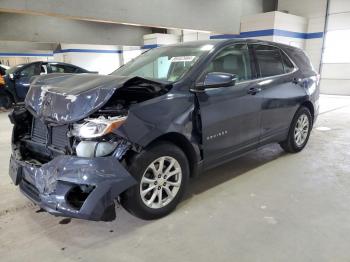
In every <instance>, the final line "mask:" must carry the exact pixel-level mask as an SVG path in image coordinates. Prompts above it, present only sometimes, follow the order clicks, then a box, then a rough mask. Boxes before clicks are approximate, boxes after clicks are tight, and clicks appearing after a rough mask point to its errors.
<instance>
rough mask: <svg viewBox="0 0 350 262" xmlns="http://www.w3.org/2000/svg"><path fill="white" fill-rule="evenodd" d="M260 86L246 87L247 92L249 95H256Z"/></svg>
mask: <svg viewBox="0 0 350 262" xmlns="http://www.w3.org/2000/svg"><path fill="white" fill-rule="evenodd" d="M261 90H262V89H261V88H260V87H251V88H249V89H248V91H247V93H248V94H249V95H256V94H257V93H259V92H261Z"/></svg>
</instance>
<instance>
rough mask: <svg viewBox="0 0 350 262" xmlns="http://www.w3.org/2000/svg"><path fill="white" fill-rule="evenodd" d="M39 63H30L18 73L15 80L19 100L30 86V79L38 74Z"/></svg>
mask: <svg viewBox="0 0 350 262" xmlns="http://www.w3.org/2000/svg"><path fill="white" fill-rule="evenodd" d="M40 66H41V63H32V64H29V65H28V66H25V67H24V68H22V69H21V70H20V72H18V74H17V75H16V79H15V89H16V94H17V96H18V98H19V99H20V100H23V99H24V98H25V96H26V94H27V92H28V89H29V86H30V79H31V78H32V77H33V76H35V75H39V74H40Z"/></svg>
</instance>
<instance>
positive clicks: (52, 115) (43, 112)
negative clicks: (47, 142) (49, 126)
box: [25, 74, 159, 124]
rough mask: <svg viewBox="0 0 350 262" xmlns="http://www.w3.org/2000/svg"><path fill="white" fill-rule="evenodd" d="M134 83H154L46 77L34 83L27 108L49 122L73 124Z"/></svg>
mask: <svg viewBox="0 0 350 262" xmlns="http://www.w3.org/2000/svg"><path fill="white" fill-rule="evenodd" d="M133 80H142V81H144V82H146V83H147V82H148V83H152V81H150V80H147V79H143V78H140V77H124V76H113V75H96V74H49V75H43V76H39V77H37V78H35V79H34V81H33V82H32V83H31V86H30V89H29V91H28V94H27V96H26V99H25V105H26V108H27V109H28V110H29V111H30V112H31V113H32V114H33V115H34V116H36V117H38V118H40V119H42V120H43V121H45V122H53V123H56V124H67V123H73V122H76V121H78V120H81V119H83V118H85V117H88V116H89V115H90V114H92V113H93V112H95V111H97V110H98V109H100V108H101V107H102V106H103V105H105V104H106V103H107V102H108V100H109V99H110V98H111V97H112V95H113V94H114V92H115V91H116V90H117V89H118V88H120V87H123V86H125V85H126V84H127V83H130V82H132V81H133ZM158 84H159V83H158Z"/></svg>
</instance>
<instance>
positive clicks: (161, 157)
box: [10, 39, 319, 220]
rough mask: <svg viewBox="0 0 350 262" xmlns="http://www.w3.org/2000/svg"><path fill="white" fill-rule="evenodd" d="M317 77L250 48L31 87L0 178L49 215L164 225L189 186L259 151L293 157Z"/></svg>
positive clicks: (300, 58) (189, 49)
mask: <svg viewBox="0 0 350 262" xmlns="http://www.w3.org/2000/svg"><path fill="white" fill-rule="evenodd" d="M318 101H319V75H318V74H317V72H316V71H315V70H314V69H313V67H312V65H311V64H310V61H309V59H308V58H307V56H306V55H305V53H304V52H303V51H302V50H300V49H298V48H295V47H291V46H287V45H282V44H277V43H273V42H265V41H259V40H245V39H239V40H225V41H215V40H211V41H198V42H189V43H183V44H178V45H173V46H164V47H160V48H156V49H152V50H150V51H148V52H146V53H144V54H142V55H141V56H139V57H137V58H136V59H134V60H132V61H131V62H129V63H127V64H126V65H124V66H123V67H121V68H119V69H118V70H116V71H115V72H114V73H112V74H111V75H108V76H101V75H93V74H87V75H63V74H51V75H47V76H40V77H38V78H36V79H35V80H34V82H32V84H31V87H30V90H29V92H28V95H27V97H26V100H25V103H24V104H21V105H17V106H16V107H15V108H14V111H13V112H12V113H11V114H10V119H11V122H12V123H13V124H14V127H13V136H12V149H13V152H12V156H11V160H10V176H11V178H12V180H13V182H14V184H15V185H19V188H20V190H21V191H22V192H23V193H24V194H25V195H26V196H27V197H28V198H29V199H31V200H32V201H33V202H35V203H37V204H38V205H39V206H40V207H41V208H43V209H45V210H47V211H48V212H50V213H52V214H54V215H59V216H67V217H75V218H82V219H89V220H111V219H114V218H115V208H114V202H115V200H117V201H119V202H120V203H121V204H122V205H123V206H124V207H125V208H126V209H127V210H128V211H130V212H131V213H132V214H134V215H136V216H138V217H140V218H143V219H155V218H160V217H162V216H165V215H167V214H168V213H170V212H171V211H172V210H174V209H175V207H176V205H177V204H178V203H179V201H180V200H181V198H182V196H183V194H184V192H185V190H186V187H187V185H188V181H189V178H190V177H191V176H195V175H196V174H198V173H199V172H201V171H202V170H206V169H209V168H212V167H215V166H217V165H220V164H222V163H225V162H227V161H230V160H232V159H234V158H237V157H239V156H241V155H242V154H245V153H247V152H249V151H251V150H254V149H257V148H258V147H261V146H263V145H266V144H269V143H279V144H280V145H281V147H282V148H283V149H284V150H285V151H286V152H291V153H296V152H299V151H301V150H302V149H303V148H304V147H305V145H306V143H307V141H308V138H309V135H310V132H311V129H312V126H313V124H314V122H315V120H316V117H317V115H318V109H319V105H318Z"/></svg>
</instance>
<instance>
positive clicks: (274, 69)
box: [253, 45, 284, 77]
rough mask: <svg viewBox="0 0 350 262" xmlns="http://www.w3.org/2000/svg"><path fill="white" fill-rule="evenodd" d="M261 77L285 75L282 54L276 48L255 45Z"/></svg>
mask: <svg viewBox="0 0 350 262" xmlns="http://www.w3.org/2000/svg"><path fill="white" fill-rule="evenodd" d="M253 49H254V52H255V56H256V60H257V63H258V72H259V74H260V77H267V76H274V75H281V74H284V68H283V61H282V56H281V52H280V50H279V49H278V48H276V47H274V46H267V45H253Z"/></svg>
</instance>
